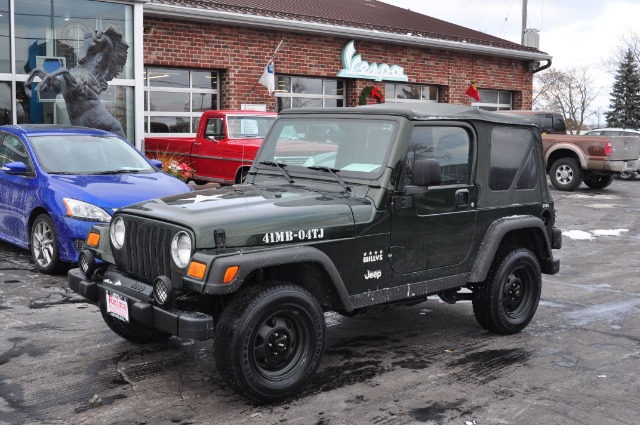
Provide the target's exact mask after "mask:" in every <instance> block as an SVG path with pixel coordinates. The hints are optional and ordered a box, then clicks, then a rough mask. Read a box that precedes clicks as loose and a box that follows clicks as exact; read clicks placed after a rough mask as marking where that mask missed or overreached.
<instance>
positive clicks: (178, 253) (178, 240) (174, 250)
mask: <svg viewBox="0 0 640 425" xmlns="http://www.w3.org/2000/svg"><path fill="white" fill-rule="evenodd" d="M171 258H172V259H173V262H174V263H175V264H176V266H178V267H180V268H181V269H184V268H185V267H187V264H189V259H190V258H191V236H189V234H188V233H187V232H178V233H176V234H175V236H174V237H173V239H172V240H171Z"/></svg>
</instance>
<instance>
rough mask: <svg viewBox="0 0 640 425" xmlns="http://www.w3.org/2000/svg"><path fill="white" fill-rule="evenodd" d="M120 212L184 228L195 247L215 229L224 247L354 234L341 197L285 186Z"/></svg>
mask: <svg viewBox="0 0 640 425" xmlns="http://www.w3.org/2000/svg"><path fill="white" fill-rule="evenodd" d="M121 212H122V213H126V214H132V215H137V216H144V217H148V218H151V219H154V220H159V221H165V222H170V223H174V224H178V225H181V226H185V227H187V228H189V229H191V230H192V231H193V232H194V234H195V236H196V248H197V249H206V248H213V247H215V241H214V231H215V230H224V232H225V238H226V242H225V246H226V247H228V248H234V247H243V246H259V245H267V244H274V243H275V244H281V243H299V242H314V241H315V242H319V241H321V240H327V239H338V238H348V237H354V234H355V228H354V219H353V213H352V210H351V208H350V207H349V205H347V203H346V201H345V199H341V198H340V197H338V196H336V197H330V196H327V195H323V194H320V193H319V192H316V191H310V190H308V189H298V188H290V187H289V188H283V187H276V188H273V187H268V188H265V187H256V186H250V185H245V186H233V187H224V188H217V189H208V190H199V191H195V192H191V193H186V194H181V195H175V196H171V197H167V198H161V199H153V200H150V201H146V202H142V203H139V204H136V205H132V206H129V207H127V208H124V209H122V210H121Z"/></svg>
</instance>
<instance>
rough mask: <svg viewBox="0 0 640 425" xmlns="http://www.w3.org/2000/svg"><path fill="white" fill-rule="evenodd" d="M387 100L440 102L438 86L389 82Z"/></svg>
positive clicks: (386, 85) (390, 101)
mask: <svg viewBox="0 0 640 425" xmlns="http://www.w3.org/2000/svg"><path fill="white" fill-rule="evenodd" d="M384 91H385V102H389V103H400V102H434V103H435V102H438V86H429V85H418V84H394V83H387V84H385V87H384Z"/></svg>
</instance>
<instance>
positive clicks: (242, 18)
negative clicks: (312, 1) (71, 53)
mask: <svg viewBox="0 0 640 425" xmlns="http://www.w3.org/2000/svg"><path fill="white" fill-rule="evenodd" d="M144 14H145V15H146V16H155V17H161V18H173V19H176V18H179V19H185V20H191V21H200V22H214V23H218V24H224V25H238V26H252V27H258V28H263V29H271V30H278V31H292V32H303V33H308V34H318V35H325V36H333V37H335V36H342V37H345V38H351V39H362V40H375V41H383V42H388V43H395V44H403V45H412V46H418V47H423V48H432V49H443V50H454V51H459V52H466V53H476V54H484V55H489V56H501V57H508V58H511V59H521V60H532V61H542V60H551V59H552V56H550V55H548V54H546V53H544V52H539V53H536V52H529V51H524V50H514V49H506V48H504V47H496V46H488V45H482V44H473V43H466V42H462V41H453V40H444V39H436V38H428V37H417V36H413V35H408V34H395V33H390V32H383V31H376V30H368V29H359V28H353V27H345V26H339V25H331V24H323V23H317V22H305V21H294V20H290V19H283V18H272V17H267V16H257V15H246V14H241V13H235V12H226V11H220V10H216V11H211V10H203V9H199V8H189V7H184V6H174V5H163V4H157V3H148V4H146V5H145V7H144Z"/></svg>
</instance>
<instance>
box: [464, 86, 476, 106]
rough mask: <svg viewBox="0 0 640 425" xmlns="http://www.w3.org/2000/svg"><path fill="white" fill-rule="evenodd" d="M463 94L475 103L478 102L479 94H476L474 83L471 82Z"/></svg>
mask: <svg viewBox="0 0 640 425" xmlns="http://www.w3.org/2000/svg"><path fill="white" fill-rule="evenodd" d="M464 94H466V95H467V96H471V97H472V98H474V99H475V100H476V102H480V93H479V92H478V88H477V87H476V82H475V81H472V82H471V84H469V88H468V89H467V91H466V92H465V93H464Z"/></svg>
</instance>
